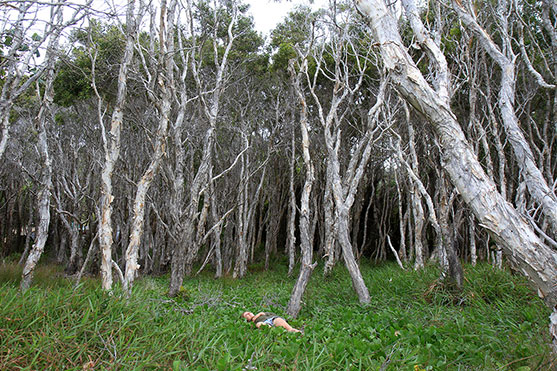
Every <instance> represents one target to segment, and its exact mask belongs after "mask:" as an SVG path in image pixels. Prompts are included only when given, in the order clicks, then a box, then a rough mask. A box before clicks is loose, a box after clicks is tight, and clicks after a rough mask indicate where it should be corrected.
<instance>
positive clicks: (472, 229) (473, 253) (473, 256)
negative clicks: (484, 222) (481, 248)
mask: <svg viewBox="0 0 557 371" xmlns="http://www.w3.org/2000/svg"><path fill="white" fill-rule="evenodd" d="M468 223H469V227H468V228H469V234H470V237H469V241H470V243H469V244H470V263H471V264H472V266H473V267H475V266H476V263H477V261H478V252H477V248H476V221H475V218H474V215H473V214H472V215H470V216H469V217H468Z"/></svg>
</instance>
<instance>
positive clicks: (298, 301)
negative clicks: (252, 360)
mask: <svg viewBox="0 0 557 371" xmlns="http://www.w3.org/2000/svg"><path fill="white" fill-rule="evenodd" d="M289 70H290V74H291V76H292V84H293V86H294V89H295V92H296V95H297V96H298V102H299V104H300V129H301V131H302V154H303V158H304V165H305V168H306V179H305V182H304V188H303V189H302V196H301V200H300V217H299V218H300V221H299V223H300V247H301V254H302V261H301V264H300V274H299V275H298V279H297V280H296V284H295V285H294V288H293V289H292V294H291V295H290V300H289V301H288V307H287V309H286V313H288V314H289V315H290V316H292V317H294V318H296V317H297V316H298V313H300V309H301V307H302V297H303V295H304V292H305V290H306V287H307V284H308V282H309V279H310V277H311V273H312V272H313V269H315V267H316V265H317V263H314V264H312V260H313V244H312V237H311V225H310V224H311V211H310V206H309V199H310V196H311V189H312V187H313V182H314V177H315V175H314V173H315V171H314V168H313V162H312V160H311V156H310V153H309V146H310V142H309V134H308V126H309V124H308V116H307V104H306V99H305V97H304V95H303V93H302V89H301V81H300V80H301V78H302V73H299V74H296V73H295V72H294V63H293V61H290V65H289ZM305 70H307V60H306V59H304V61H303V65H302V72H304V71H305Z"/></svg>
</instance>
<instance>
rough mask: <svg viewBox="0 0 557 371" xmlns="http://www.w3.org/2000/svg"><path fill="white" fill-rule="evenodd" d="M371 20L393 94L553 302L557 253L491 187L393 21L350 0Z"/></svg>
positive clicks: (368, 0) (379, 6) (514, 259)
mask: <svg viewBox="0 0 557 371" xmlns="http://www.w3.org/2000/svg"><path fill="white" fill-rule="evenodd" d="M355 4H356V6H357V8H358V9H359V11H361V12H362V13H363V14H364V15H365V16H366V17H369V19H370V20H371V28H372V31H373V34H374V36H375V39H376V40H377V42H378V43H379V46H380V49H381V54H382V57H383V63H384V65H385V67H386V68H387V70H388V71H389V72H390V74H391V77H392V79H393V81H394V83H395V86H396V88H397V90H398V91H399V93H400V94H401V95H402V96H403V97H404V98H405V99H406V100H407V101H408V102H409V103H410V104H411V105H412V106H413V107H414V108H415V109H416V110H417V111H419V112H421V113H422V114H423V115H424V116H425V117H426V118H427V119H428V121H429V122H430V123H431V124H432V126H433V129H434V130H435V132H436V134H437V136H438V139H439V144H440V146H441V150H442V159H443V166H444V168H445V169H446V170H447V173H448V174H449V176H450V177H451V180H452V182H453V184H454V186H455V187H456V188H457V190H458V191H459V193H460V195H461V196H462V198H463V199H464V200H465V202H466V203H467V204H468V205H469V206H470V208H471V209H472V210H473V211H474V214H475V216H476V218H477V219H478V221H479V222H480V223H481V224H482V225H483V226H484V228H486V229H488V230H489V231H490V232H491V234H492V235H493V237H494V238H495V239H496V240H497V241H498V242H499V243H500V244H501V245H502V246H503V248H504V251H505V253H506V255H507V257H508V258H509V260H510V262H511V263H512V264H513V265H514V266H515V267H516V268H517V269H519V270H520V271H521V272H523V273H524V274H525V275H526V276H527V277H528V278H529V279H530V280H531V282H532V283H533V284H534V285H535V286H536V287H537V288H538V290H539V293H540V295H542V296H543V297H545V299H546V301H547V303H548V304H549V305H550V306H551V307H553V306H555V304H557V287H555V282H557V254H555V252H553V251H552V250H551V249H549V248H548V247H547V246H546V245H544V244H543V243H542V241H541V240H540V239H539V238H538V237H537V236H536V234H535V233H534V232H533V231H532V229H531V228H530V227H529V226H528V225H527V224H526V222H525V221H524V219H522V217H521V216H520V215H519V214H518V213H517V211H516V210H515V209H514V208H513V207H512V205H511V204H509V203H508V202H507V201H506V200H505V199H503V197H502V196H501V194H500V193H499V192H498V191H497V188H496V186H495V183H494V182H493V180H492V179H489V178H488V177H487V175H486V174H485V172H484V170H483V168H482V167H481V165H480V163H479V162H478V160H477V158H476V156H475V155H474V153H473V150H472V149H471V148H470V145H469V144H468V142H467V140H466V138H465V136H464V134H463V132H462V129H461V128H460V126H459V123H458V121H457V119H456V117H455V115H454V114H453V112H452V111H451V109H450V107H449V106H448V105H447V104H446V103H445V102H444V101H443V100H442V99H440V97H439V96H438V94H437V93H436V92H435V91H434V90H433V89H432V88H431V87H430V86H429V85H428V83H427V82H426V80H425V79H424V77H423V75H422V74H421V73H420V71H419V70H418V68H417V67H416V65H415V63H414V61H413V60H412V59H411V58H410V56H409V55H408V52H407V51H406V49H405V48H404V45H403V43H402V40H401V37H400V34H399V32H398V28H397V25H396V21H395V20H394V18H393V17H392V15H391V14H390V13H389V11H388V9H387V7H386V5H385V3H384V2H383V1H382V0H355Z"/></svg>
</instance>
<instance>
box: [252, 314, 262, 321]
mask: <svg viewBox="0 0 557 371" xmlns="http://www.w3.org/2000/svg"><path fill="white" fill-rule="evenodd" d="M264 315H265V312H259V313H257V314H256V315H255V316H253V318H252V319H251V321H252V322H255V320H256V319H257V318H259V317H260V316H264Z"/></svg>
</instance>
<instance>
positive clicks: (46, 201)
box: [10, 4, 63, 292]
mask: <svg viewBox="0 0 557 371" xmlns="http://www.w3.org/2000/svg"><path fill="white" fill-rule="evenodd" d="M62 19H63V18H62V4H58V5H56V6H54V5H53V7H52V9H51V14H50V22H51V24H52V27H55V25H58V30H57V32H55V33H54V34H53V35H51V39H50V41H49V42H48V47H47V52H46V53H47V54H46V60H47V62H46V63H47V71H46V77H45V87H44V93H43V96H42V99H41V106H40V108H39V112H38V114H37V116H36V117H35V125H36V127H38V128H39V135H38V144H37V146H38V150H39V151H38V152H39V155H40V158H41V165H42V168H41V180H40V187H41V188H40V191H39V195H38V210H39V225H38V228H37V238H36V240H35V243H34V244H33V247H32V248H31V251H30V252H29V256H28V257H27V261H26V262H25V266H24V267H23V273H22V276H21V284H20V289H21V291H23V292H25V291H26V290H27V289H29V287H30V286H31V281H32V279H33V273H34V271H35V267H36V266H37V263H38V261H39V259H40V257H41V255H42V253H43V251H44V248H45V244H46V240H47V238H48V229H49V226H50V197H51V194H52V188H53V186H52V160H51V158H50V154H49V151H48V141H47V122H48V121H50V119H51V118H49V117H47V116H49V115H52V112H51V106H52V101H53V99H54V78H55V77H56V75H55V53H56V51H57V49H58V41H59V37H60V33H61V32H62V29H61V25H62ZM37 93H38V95H39V97H40V89H39V88H38V87H37ZM10 233H11V231H10Z"/></svg>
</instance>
